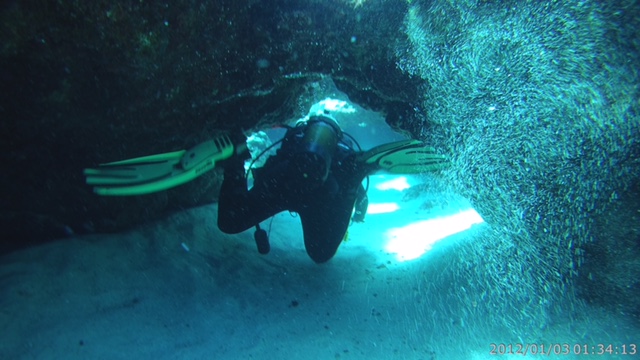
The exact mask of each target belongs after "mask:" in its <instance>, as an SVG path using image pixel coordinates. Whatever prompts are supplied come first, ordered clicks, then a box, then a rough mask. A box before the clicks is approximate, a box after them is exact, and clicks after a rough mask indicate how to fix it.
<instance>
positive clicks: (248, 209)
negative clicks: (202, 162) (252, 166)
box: [218, 159, 285, 234]
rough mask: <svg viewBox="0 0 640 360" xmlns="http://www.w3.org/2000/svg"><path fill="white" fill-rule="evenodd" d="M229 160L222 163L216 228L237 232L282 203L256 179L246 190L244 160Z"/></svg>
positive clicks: (249, 226) (280, 206) (255, 222)
mask: <svg viewBox="0 0 640 360" xmlns="http://www.w3.org/2000/svg"><path fill="white" fill-rule="evenodd" d="M229 160H231V161H228V162H227V163H226V164H224V180H223V182H222V186H221V188H220V196H219V200H218V228H220V230H221V231H223V232H225V233H228V234H237V233H239V232H242V231H245V230H247V229H249V228H251V227H253V226H256V225H258V224H259V223H260V222H262V221H264V220H265V219H267V218H269V217H271V216H273V215H275V214H277V213H279V212H281V211H283V210H284V208H285V204H284V203H283V201H282V198H281V197H275V196H274V195H273V194H274V192H272V191H269V189H267V188H265V187H264V186H263V182H261V181H258V179H256V181H255V182H254V187H253V188H252V189H251V190H247V180H246V178H245V169H244V160H239V161H238V160H237V159H229ZM270 180H273V179H272V178H271V179H270Z"/></svg>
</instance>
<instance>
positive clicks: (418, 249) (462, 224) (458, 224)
mask: <svg viewBox="0 0 640 360" xmlns="http://www.w3.org/2000/svg"><path fill="white" fill-rule="evenodd" d="M483 222H484V220H483V219H482V217H480V214H478V213H477V212H476V211H475V210H473V209H468V210H464V211H461V212H459V213H457V214H455V215H451V216H446V217H440V218H435V219H429V220H420V221H417V222H414V223H411V224H409V225H406V226H403V227H399V228H392V229H389V230H388V231H387V233H386V236H387V239H388V243H387V245H386V246H385V250H386V251H387V252H389V253H391V254H396V258H397V259H398V260H399V261H409V260H414V259H417V258H419V257H420V256H422V255H424V254H425V253H426V252H428V251H429V250H431V248H432V247H433V245H434V244H435V243H436V242H438V241H440V240H442V239H445V238H446V237H448V236H451V235H454V234H457V233H460V232H462V231H465V230H468V229H470V228H471V226H473V225H475V224H480V223H483Z"/></svg>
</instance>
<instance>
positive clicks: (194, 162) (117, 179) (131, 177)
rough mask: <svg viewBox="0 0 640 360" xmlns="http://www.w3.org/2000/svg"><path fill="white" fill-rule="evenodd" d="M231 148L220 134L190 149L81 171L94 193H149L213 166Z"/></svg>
mask: <svg viewBox="0 0 640 360" xmlns="http://www.w3.org/2000/svg"><path fill="white" fill-rule="evenodd" d="M234 149H235V146H234V144H233V143H232V142H231V139H230V138H229V136H227V135H222V136H220V137H218V138H216V139H214V140H210V141H206V142H204V143H202V144H199V145H197V146H195V147H193V148H192V149H190V150H179V151H174V152H169V153H164V154H157V155H150V156H143V157H139V158H134V159H128V160H122V161H115V162H111V163H106V164H100V165H99V166H98V167H97V168H92V169H85V170H84V175H85V176H86V182H87V184H88V185H94V186H95V187H94V188H93V190H94V192H95V193H96V194H98V195H105V196H131V195H142V194H149V193H153V192H158V191H162V190H166V189H169V188H172V187H175V186H178V185H181V184H184V183H186V182H189V181H191V180H193V179H195V178H196V177H198V176H200V175H202V174H204V173H205V172H207V171H209V170H211V169H213V168H214V167H215V164H216V163H217V162H219V161H221V160H224V159H228V158H229V157H231V156H232V155H233V154H234Z"/></svg>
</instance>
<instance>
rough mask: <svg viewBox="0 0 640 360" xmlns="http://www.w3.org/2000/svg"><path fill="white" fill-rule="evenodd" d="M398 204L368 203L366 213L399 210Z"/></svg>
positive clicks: (383, 212) (384, 212)
mask: <svg viewBox="0 0 640 360" xmlns="http://www.w3.org/2000/svg"><path fill="white" fill-rule="evenodd" d="M399 209H400V206H398V204H396V203H380V204H369V207H368V208H367V214H369V215H371V214H386V213H392V212H394V211H396V210H399Z"/></svg>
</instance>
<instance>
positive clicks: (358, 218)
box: [351, 211, 364, 223]
mask: <svg viewBox="0 0 640 360" xmlns="http://www.w3.org/2000/svg"><path fill="white" fill-rule="evenodd" d="M351 221H353V222H357V223H363V222H364V212H362V211H356V212H354V213H353V216H352V217H351Z"/></svg>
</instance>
